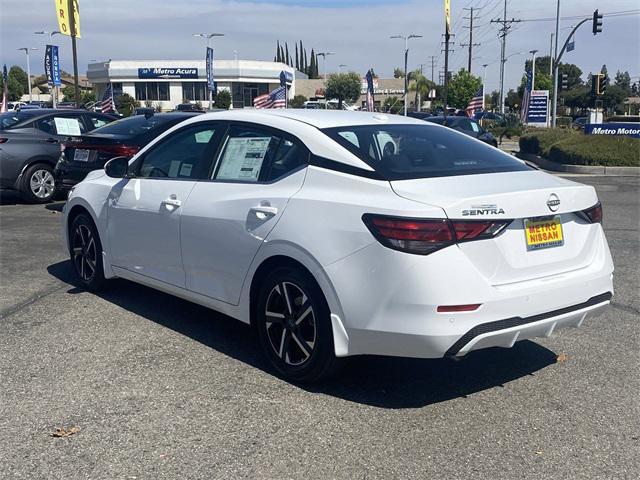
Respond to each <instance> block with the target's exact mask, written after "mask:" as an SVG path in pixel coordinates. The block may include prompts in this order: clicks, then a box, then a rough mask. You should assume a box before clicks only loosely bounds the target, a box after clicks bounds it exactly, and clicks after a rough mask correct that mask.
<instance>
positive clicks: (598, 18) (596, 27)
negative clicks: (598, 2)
mask: <svg viewBox="0 0 640 480" xmlns="http://www.w3.org/2000/svg"><path fill="white" fill-rule="evenodd" d="M591 31H592V32H593V34H594V35H596V34H597V33H600V32H602V14H601V13H598V10H597V9H596V11H595V12H593V27H592V29H591Z"/></svg>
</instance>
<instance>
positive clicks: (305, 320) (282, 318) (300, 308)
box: [265, 282, 317, 366]
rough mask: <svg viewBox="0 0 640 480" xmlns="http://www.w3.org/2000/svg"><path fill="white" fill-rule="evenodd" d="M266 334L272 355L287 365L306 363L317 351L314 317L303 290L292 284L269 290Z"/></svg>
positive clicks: (266, 310) (282, 284)
mask: <svg viewBox="0 0 640 480" xmlns="http://www.w3.org/2000/svg"><path fill="white" fill-rule="evenodd" d="M265 319H266V331H267V337H268V339H269V344H270V346H271V348H272V349H273V351H274V352H275V354H276V355H277V356H278V357H279V358H280V359H281V360H282V361H283V362H285V363H286V364H287V365H292V366H300V365H303V364H304V363H305V362H307V361H308V360H309V359H310V358H311V356H312V355H313V352H314V350H315V347H316V336H317V328H316V314H315V312H314V309H313V305H312V303H311V301H310V300H309V297H308V296H307V294H306V293H305V292H304V291H303V290H302V288H301V287H300V286H298V285H296V284H295V283H292V282H281V283H278V284H277V285H276V286H274V287H273V288H272V289H271V292H269V296H268V297H267V303H266V308H265Z"/></svg>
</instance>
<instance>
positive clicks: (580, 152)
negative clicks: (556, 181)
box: [520, 129, 640, 167]
mask: <svg viewBox="0 0 640 480" xmlns="http://www.w3.org/2000/svg"><path fill="white" fill-rule="evenodd" d="M520 151H521V152H522V153H530V154H534V155H540V156H541V157H544V158H546V159H548V160H551V161H553V162H557V163H563V164H568V165H602V166H629V167H640V139H638V138H631V137H624V136H605V135H585V134H584V133H582V132H575V131H571V130H564V129H562V130H561V129H535V130H530V131H528V132H527V133H526V134H525V135H523V136H521V137H520Z"/></svg>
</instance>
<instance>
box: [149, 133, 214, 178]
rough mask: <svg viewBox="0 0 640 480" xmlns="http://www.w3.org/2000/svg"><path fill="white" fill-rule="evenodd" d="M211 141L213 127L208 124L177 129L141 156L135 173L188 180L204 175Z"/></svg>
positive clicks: (210, 152)
mask: <svg viewBox="0 0 640 480" xmlns="http://www.w3.org/2000/svg"><path fill="white" fill-rule="evenodd" d="M214 140H215V129H214V127H213V126H212V125H210V124H203V125H195V126H192V127H187V128H185V129H183V130H179V131H177V132H175V133H174V134H173V135H170V136H169V137H167V138H165V139H164V140H163V141H162V142H161V143H160V144H158V145H157V146H155V147H154V148H153V149H152V150H150V151H149V152H148V153H147V154H146V155H145V156H144V157H143V158H142V161H141V163H140V169H139V173H138V176H139V177H143V178H174V179H192V180H198V179H204V178H207V177H208V174H209V168H210V166H211V160H212V158H213V152H214V151H215V146H214V145H213V142H214Z"/></svg>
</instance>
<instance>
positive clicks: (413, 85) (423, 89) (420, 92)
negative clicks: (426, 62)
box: [409, 70, 435, 111]
mask: <svg viewBox="0 0 640 480" xmlns="http://www.w3.org/2000/svg"><path fill="white" fill-rule="evenodd" d="M432 88H435V84H434V83H433V82H432V81H430V80H428V79H427V77H425V76H424V75H423V74H422V73H421V72H420V70H415V71H413V72H410V73H409V90H410V91H412V92H416V96H415V101H414V105H415V108H416V111H417V110H418V106H419V104H420V103H421V99H423V98H427V97H428V96H429V91H430V90H431V89H432Z"/></svg>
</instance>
